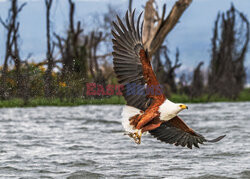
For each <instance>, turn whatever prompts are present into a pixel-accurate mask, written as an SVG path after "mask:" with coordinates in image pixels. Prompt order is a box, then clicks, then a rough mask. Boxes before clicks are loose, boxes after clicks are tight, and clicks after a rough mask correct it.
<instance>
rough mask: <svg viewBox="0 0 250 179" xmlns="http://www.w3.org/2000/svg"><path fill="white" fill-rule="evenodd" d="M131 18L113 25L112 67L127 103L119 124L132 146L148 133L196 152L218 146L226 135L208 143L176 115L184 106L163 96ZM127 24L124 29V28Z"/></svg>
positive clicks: (139, 30) (140, 31)
mask: <svg viewBox="0 0 250 179" xmlns="http://www.w3.org/2000/svg"><path fill="white" fill-rule="evenodd" d="M134 14H135V11H133V12H132V14H128V12H127V13H126V15H125V21H126V23H123V22H122V20H121V19H120V18H119V16H117V23H116V22H113V26H114V30H112V35H113V37H114V39H112V42H113V50H114V51H113V53H112V54H113V63H114V71H115V73H116V76H117V78H118V82H119V83H120V84H122V85H123V87H124V88H122V93H123V96H124V98H125V100H126V102H127V105H126V106H125V107H124V109H123V112H122V117H123V120H122V124H123V127H124V129H125V131H126V134H128V135H129V136H130V137H131V138H133V139H134V141H135V143H137V144H140V143H141V136H142V134H143V133H145V132H149V133H150V134H151V135H152V136H154V137H155V138H157V139H158V140H160V141H162V142H166V143H169V144H175V145H176V146H178V145H180V146H182V147H185V146H187V147H188V148H190V149H192V146H193V145H194V146H195V147H198V148H199V145H198V144H199V143H200V144H203V142H217V141H219V140H221V139H222V138H223V137H225V135H223V136H220V137H218V138H216V139H213V140H207V139H206V138H205V137H203V136H202V135H200V134H198V133H197V132H195V131H194V130H193V129H191V128H190V127H188V126H187V124H185V123H184V121H183V120H182V119H181V118H180V117H178V116H177V114H178V113H179V112H180V111H182V110H184V109H188V107H187V106H186V105H185V104H176V103H173V102H171V101H170V100H168V99H167V98H166V97H165V96H164V94H163V93H162V90H161V87H160V84H159V82H158V81H157V79H156V76H155V73H154V71H153V69H152V66H151V63H150V57H148V54H147V50H146V49H145V48H144V47H143V43H142V27H143V23H142V24H141V25H140V19H141V16H142V13H141V14H140V15H139V17H138V20H137V23H136V27H135V25H134V24H135V21H134ZM125 24H126V25H125Z"/></svg>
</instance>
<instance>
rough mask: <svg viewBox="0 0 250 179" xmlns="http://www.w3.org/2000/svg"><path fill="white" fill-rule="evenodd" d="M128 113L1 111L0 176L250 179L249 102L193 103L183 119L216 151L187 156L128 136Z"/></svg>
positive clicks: (101, 109) (106, 109)
mask: <svg viewBox="0 0 250 179" xmlns="http://www.w3.org/2000/svg"><path fill="white" fill-rule="evenodd" d="M121 110H122V106H114V105H113V106H112V105H108V106H79V107H37V108H6V109H4V108H3V109H0V135H1V136H0V177H2V178H8V177H16V178H22V177H23V178H39V177H44V178H67V177H68V178H122V177H125V178H126V177H127V178H217V179H218V178H250V103H210V104H190V105H189V110H187V111H183V112H182V113H181V116H182V118H183V119H184V120H185V121H186V123H187V124H189V125H190V126H191V127H192V128H193V129H195V130H196V131H197V132H199V133H201V134H203V135H204V136H206V137H207V138H213V137H217V136H218V135H221V134H227V136H226V138H224V139H223V140H222V141H220V142H219V143H216V144H206V145H202V146H201V148H200V149H196V148H195V149H193V150H190V149H186V148H182V147H175V146H172V145H169V144H165V143H160V142H159V141H157V140H155V139H154V138H152V137H151V136H150V135H147V136H144V137H143V139H142V144H141V145H136V144H134V143H133V142H132V141H131V140H130V139H129V138H128V137H127V136H124V135H123V130H122V126H121V123H120V121H121V116H120V113H121Z"/></svg>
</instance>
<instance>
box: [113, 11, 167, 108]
mask: <svg viewBox="0 0 250 179" xmlns="http://www.w3.org/2000/svg"><path fill="white" fill-rule="evenodd" d="M134 14H135V11H133V13H132V14H131V15H128V12H127V13H126V16H125V20H126V25H124V24H123V22H122V21H121V19H120V18H119V16H117V21H118V23H115V22H113V26H114V29H115V31H114V30H112V35H113V36H114V39H112V42H113V49H114V51H113V53H112V54H113V57H114V59H113V63H114V71H115V73H116V75H117V78H118V82H119V83H120V84H122V85H124V88H123V89H122V93H123V96H124V98H125V100H126V101H127V105H129V106H133V107H135V108H138V109H141V110H143V111H145V110H146V109H147V108H148V107H149V106H150V105H151V104H152V103H153V101H154V99H156V98H160V97H161V99H163V96H162V95H158V96H157V97H155V96H154V94H152V95H149V94H148V93H147V86H152V85H154V86H156V85H159V84H158V81H157V79H156V77H155V74H154V72H153V70H152V67H151V64H150V60H149V58H148V57H147V53H146V51H145V50H144V48H143V44H142V36H141V32H140V31H142V26H143V25H141V26H140V18H141V15H142V13H141V14H140V16H139V17H138V20H137V25H136V27H135V26H134V23H135V22H134Z"/></svg>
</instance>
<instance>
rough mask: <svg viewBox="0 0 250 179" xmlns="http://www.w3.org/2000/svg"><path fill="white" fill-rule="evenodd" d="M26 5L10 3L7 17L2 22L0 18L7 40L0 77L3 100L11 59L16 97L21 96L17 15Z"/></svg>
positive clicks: (14, 0)
mask: <svg viewBox="0 0 250 179" xmlns="http://www.w3.org/2000/svg"><path fill="white" fill-rule="evenodd" d="M25 5H26V3H23V4H21V6H20V7H18V5H17V0H13V1H11V8H10V9H9V15H8V17H7V19H6V21H5V22H4V21H3V20H2V18H1V17H0V23H1V24H2V25H3V26H4V28H5V29H6V30H7V38H6V45H5V48H6V50H5V59H4V65H3V70H2V76H1V87H0V97H1V98H2V99H5V98H6V97H7V96H6V95H7V89H6V76H7V71H8V63H9V60H10V59H12V60H13V61H14V63H15V73H16V82H17V95H18V96H19V97H20V96H21V95H22V94H23V91H24V90H23V81H22V74H21V72H20V68H21V59H20V55H19V47H18V38H19V33H18V31H19V25H20V23H19V22H18V21H17V18H18V14H19V13H20V12H21V11H22V9H23V7H24V6H25Z"/></svg>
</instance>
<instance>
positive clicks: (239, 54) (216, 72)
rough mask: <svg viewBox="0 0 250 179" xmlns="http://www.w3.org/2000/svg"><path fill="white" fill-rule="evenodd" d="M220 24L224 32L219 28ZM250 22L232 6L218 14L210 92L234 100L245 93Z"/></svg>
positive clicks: (210, 72)
mask: <svg viewBox="0 0 250 179" xmlns="http://www.w3.org/2000/svg"><path fill="white" fill-rule="evenodd" d="M219 23H220V26H221V30H220V29H219V28H218V25H219ZM249 34H250V31H249V22H248V20H247V18H246V17H245V16H244V15H243V14H242V13H240V12H239V11H237V10H236V9H235V8H234V6H233V5H232V6H231V8H230V10H228V11H227V12H226V13H222V14H218V16H217V19H216V21H215V27H214V35H213V38H212V59H211V62H210V67H209V79H208V85H209V91H210V96H211V95H212V94H219V95H221V96H224V97H228V98H231V99H235V98H237V96H238V94H239V92H240V91H241V90H242V89H243V87H244V83H245V78H246V72H245V68H244V60H245V55H246V51H247V47H248V43H249Z"/></svg>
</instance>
